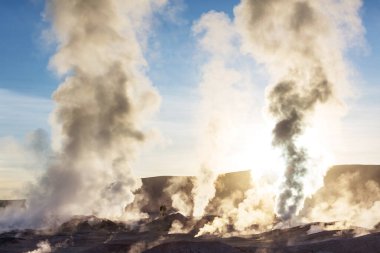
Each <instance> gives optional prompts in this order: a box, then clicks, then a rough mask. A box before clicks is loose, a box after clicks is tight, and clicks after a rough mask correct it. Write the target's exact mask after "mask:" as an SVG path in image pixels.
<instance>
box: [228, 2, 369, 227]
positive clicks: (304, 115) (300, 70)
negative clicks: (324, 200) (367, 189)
mask: <svg viewBox="0 0 380 253" xmlns="http://www.w3.org/2000/svg"><path fill="white" fill-rule="evenodd" d="M360 6H361V1H359V0H354V1H335V0H323V1H312V0H290V1H282V0H267V1H261V0H242V1H241V4H240V5H239V6H238V7H237V8H236V9H235V15H236V23H237V26H238V27H239V29H240V31H241V33H242V37H243V43H244V44H243V48H244V49H245V50H246V51H247V52H249V53H251V54H252V55H253V56H254V58H255V60H256V61H257V62H259V63H263V64H265V66H266V67H267V69H268V72H269V74H270V75H271V79H272V81H273V82H274V83H275V84H274V85H273V86H272V87H271V88H270V90H269V93H268V107H269V113H270V114H271V115H272V116H273V117H274V119H275V120H276V123H275V127H274V129H273V145H274V146H276V147H279V148H281V150H282V153H283V157H284V159H285V161H286V169H285V179H284V182H283V185H282V189H281V191H280V192H279V194H278V196H277V210H276V212H277V214H278V215H279V216H280V218H281V219H283V220H288V219H291V218H292V217H294V216H295V215H296V214H297V213H298V211H299V210H300V209H301V208H302V206H303V202H304V199H305V193H304V185H305V183H306V182H305V175H306V174H307V173H308V172H309V171H310V170H313V168H309V167H308V164H307V163H308V160H309V157H308V147H307V146H302V145H300V144H299V142H298V140H299V137H300V136H302V134H303V133H304V131H305V129H306V128H307V125H308V123H309V119H310V118H311V117H312V113H313V112H314V111H315V110H316V109H317V106H318V105H319V104H322V103H328V102H333V101H332V100H336V101H337V100H339V99H340V98H341V97H342V96H341V94H340V92H341V91H342V90H344V89H345V88H346V87H344V86H345V85H346V83H347V80H346V78H347V73H346V67H347V66H346V65H347V64H346V63H345V59H344V49H345V48H346V47H347V46H348V45H349V44H348V43H349V42H352V41H353V39H355V38H357V36H358V35H359V36H360V35H361V32H362V26H361V21H360V17H359V15H358V11H359V9H360ZM310 145H313V144H312V143H311V144H310ZM320 176H323V175H320Z"/></svg>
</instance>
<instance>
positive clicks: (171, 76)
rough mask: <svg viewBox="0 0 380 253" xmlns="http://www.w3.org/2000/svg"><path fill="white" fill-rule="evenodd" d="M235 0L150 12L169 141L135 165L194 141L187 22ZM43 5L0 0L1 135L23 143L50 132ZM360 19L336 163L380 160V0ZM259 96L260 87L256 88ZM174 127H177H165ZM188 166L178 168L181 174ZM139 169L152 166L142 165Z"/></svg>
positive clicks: (154, 68)
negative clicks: (171, 15)
mask: <svg viewBox="0 0 380 253" xmlns="http://www.w3.org/2000/svg"><path fill="white" fill-rule="evenodd" d="M238 2H239V1H237V0H223V1H220V0H208V1H204V0H191V1H190V0H189V1H182V4H181V5H180V9H181V10H180V11H179V12H178V13H177V15H176V18H175V21H174V22H173V20H170V19H168V18H165V17H158V18H157V20H159V22H157V23H156V24H155V29H154V31H155V32H154V35H153V37H152V41H151V43H150V47H149V48H148V50H147V52H146V58H147V60H148V62H149V65H150V67H149V70H148V75H149V77H150V79H151V80H152V83H153V84H154V85H155V86H156V87H157V89H158V90H159V92H160V94H161V96H162V97H163V104H162V107H161V110H160V111H159V113H158V115H157V116H156V119H155V120H156V123H157V124H156V125H157V127H158V128H159V129H160V130H161V131H162V132H163V135H164V136H165V137H168V139H170V141H169V144H167V145H164V147H161V148H158V150H159V152H158V151H157V150H155V149H154V148H152V149H151V150H149V151H147V152H146V153H145V155H146V156H147V157H148V159H147V161H148V162H147V163H146V164H145V165H141V166H145V167H150V166H153V165H154V164H155V162H156V161H157V160H155V158H152V157H157V156H160V157H161V158H160V161H163V160H173V158H178V157H179V160H181V159H183V160H186V159H190V156H191V153H189V152H188V151H189V150H190V149H191V147H192V146H194V145H195V143H194V139H193V138H192V137H193V135H194V132H193V129H192V125H191V120H192V118H193V117H194V108H195V107H196V106H197V102H198V100H199V98H198V94H197V93H196V89H195V88H196V86H197V83H198V81H199V78H200V73H199V63H200V61H201V60H202V57H201V56H200V55H199V53H197V47H196V42H195V38H194V36H193V35H192V31H191V27H192V25H193V23H194V22H195V21H196V20H197V19H199V18H200V16H201V15H202V14H203V13H206V12H208V11H210V10H216V11H223V12H226V13H227V14H229V15H230V16H232V11H233V7H234V6H235V5H236V4H237V3H238ZM43 9H44V1H42V0H2V1H0V34H1V37H0V138H12V139H14V140H15V141H19V142H24V139H25V136H27V135H28V133H30V132H31V131H33V130H35V129H37V128H42V129H45V130H46V131H48V132H49V131H50V126H49V123H48V121H49V113H50V112H51V110H52V108H53V103H52V101H51V94H52V92H53V91H54V90H55V89H56V88H57V86H58V85H59V83H60V80H59V78H58V77H57V76H56V75H55V74H54V73H53V72H52V71H50V70H49V69H48V67H47V66H48V62H49V58H50V57H51V55H52V54H53V53H54V45H48V43H47V42H46V41H45V40H44V39H43V36H42V34H43V31H44V29H46V28H47V24H46V23H45V22H44V21H43ZM362 18H363V22H364V26H365V29H366V46H365V47H363V48H356V49H353V50H352V51H350V52H349V55H348V57H349V59H350V61H351V64H352V65H353V66H354V68H355V69H356V71H357V76H356V78H355V79H356V80H355V88H356V94H355V95H356V97H355V98H353V99H351V100H350V101H348V104H349V112H348V114H347V115H346V116H345V117H344V118H343V120H342V136H343V140H342V148H341V150H340V151H339V152H340V158H339V159H338V163H380V154H379V150H380V130H379V129H380V99H379V98H380V72H379V69H380V2H379V1H377V0H365V1H364V6H363V8H362ZM258 79H259V80H260V81H259V85H261V86H265V85H266V84H265V83H264V81H265V80H263V79H260V78H258ZM260 96H263V94H258V95H257V97H260ZM184 101H186V103H184ZM173 129H176V130H175V131H174V132H172V130H173ZM149 157H150V158H149ZM0 158H1V157H0ZM2 159H5V158H4V157H3V158H2ZM0 160H1V159H0ZM177 160H178V159H177ZM149 161H150V162H149ZM165 166H168V169H167V170H164V171H161V172H160V171H155V172H153V174H160V173H163V174H168V173H172V172H173V170H174V167H175V166H179V165H178V164H177V165H173V164H172V165H169V164H166V165H165ZM170 166H172V169H170ZM189 166H191V164H190V165H189ZM188 172H189V171H186V169H185V170H184V172H183V173H184V174H189V173H188ZM0 173H1V170H0ZM141 174H142V175H151V174H152V173H151V172H149V171H148V170H147V171H145V172H143V173H141ZM0 177H1V175H0Z"/></svg>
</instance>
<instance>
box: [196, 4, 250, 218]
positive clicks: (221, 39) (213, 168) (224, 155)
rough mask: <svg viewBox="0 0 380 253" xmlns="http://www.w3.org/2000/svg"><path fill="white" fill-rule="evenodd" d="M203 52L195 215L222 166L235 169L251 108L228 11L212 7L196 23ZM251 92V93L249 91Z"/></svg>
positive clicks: (212, 190)
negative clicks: (233, 159)
mask: <svg viewBox="0 0 380 253" xmlns="http://www.w3.org/2000/svg"><path fill="white" fill-rule="evenodd" d="M220 27H223V29H220ZM193 31H194V32H195V34H196V35H198V36H197V38H198V43H199V45H200V48H201V49H202V53H207V56H208V57H207V60H206V62H205V63H204V65H203V66H202V70H201V71H202V80H201V82H200V84H199V91H200V95H201V105H200V108H199V115H200V129H201V133H200V143H199V144H200V147H201V148H200V167H201V169H200V171H199V174H198V175H197V178H196V180H195V183H194V188H193V192H192V193H193V195H194V208H193V215H194V216H201V215H203V212H204V210H205V208H206V206H207V205H208V203H209V201H210V200H211V199H212V198H213V197H214V195H215V186H214V183H215V180H216V179H217V176H218V172H221V171H222V170H223V169H224V170H226V169H227V168H228V169H232V168H233V169H236V167H228V166H231V165H233V166H236V164H230V163H229V159H230V158H231V157H233V156H234V155H236V150H239V149H238V148H237V147H238V146H239V141H240V138H239V137H240V135H241V134H242V132H243V131H242V129H243V126H244V122H245V120H246V118H248V116H247V113H248V111H249V109H248V108H249V106H250V103H249V102H248V103H246V102H247V101H249V100H248V99H247V97H246V95H245V94H247V93H245V91H246V89H247V88H246V87H245V86H244V85H245V83H244V81H245V80H243V77H242V75H241V73H240V72H239V71H238V70H237V69H236V68H234V67H233V61H234V59H235V58H236V55H237V54H238V48H237V47H236V38H237V34H236V32H235V31H234V26H233V23H232V21H231V20H230V18H229V17H228V16H227V15H226V14H225V13H220V12H214V11H211V12H209V13H206V14H204V15H203V16H202V17H201V19H200V20H199V21H198V22H197V23H195V25H194V26H193ZM248 94H249V93H248Z"/></svg>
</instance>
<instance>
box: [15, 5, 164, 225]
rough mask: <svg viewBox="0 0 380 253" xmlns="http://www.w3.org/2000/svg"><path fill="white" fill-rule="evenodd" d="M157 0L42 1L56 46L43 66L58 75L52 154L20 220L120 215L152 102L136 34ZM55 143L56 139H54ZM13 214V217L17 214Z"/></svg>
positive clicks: (141, 34) (140, 35) (133, 184)
mask: <svg viewBox="0 0 380 253" xmlns="http://www.w3.org/2000/svg"><path fill="white" fill-rule="evenodd" d="M164 4H165V1H161V0H157V1H156V0H151V1H150V0H149V1H118V0H107V1H105V0H91V1H86V0H67V1H66V0H65V1H61V0H49V1H47V8H46V13H47V18H48V19H49V20H50V21H51V22H52V27H53V32H54V35H55V37H56V38H57V41H58V51H57V53H56V54H55V56H54V57H53V58H52V59H51V67H53V68H54V69H55V70H56V71H57V72H58V74H60V75H64V76H65V80H64V82H63V83H62V84H61V85H60V87H59V88H58V89H57V91H56V92H55V93H54V96H53V98H54V100H55V102H56V108H55V111H54V114H53V116H52V117H53V121H54V123H55V126H56V128H55V129H54V130H55V137H56V138H57V136H59V139H58V141H57V139H56V140H55V142H56V143H55V144H56V145H55V148H56V149H57V150H56V151H57V158H56V159H55V161H54V162H53V163H52V164H51V165H50V166H49V168H48V169H47V172H46V173H45V174H44V175H43V177H42V178H41V180H40V181H39V182H38V184H39V185H36V186H34V187H33V188H32V189H31V191H30V194H29V196H28V209H29V210H28V215H26V216H28V217H25V219H26V221H22V220H20V217H18V218H17V217H16V218H15V221H14V222H13V224H11V226H40V225H46V223H47V222H49V219H52V218H55V217H56V216H57V217H59V218H63V219H64V218H67V217H69V216H71V215H81V214H84V215H89V214H96V215H98V216H100V217H105V218H111V219H115V218H120V217H121V216H122V215H123V213H124V207H125V206H126V204H128V203H130V202H131V201H132V200H133V194H132V191H133V190H135V189H136V188H138V187H139V186H140V185H141V182H140V180H139V179H137V178H135V177H134V175H133V172H132V170H131V166H132V163H133V161H134V159H135V158H136V152H137V151H138V148H139V147H140V146H141V144H142V143H143V142H144V141H146V140H147V139H149V133H147V132H145V131H144V130H143V126H142V123H143V120H144V118H145V116H147V114H149V113H150V112H151V111H152V110H154V109H155V107H156V106H157V105H158V103H159V100H160V99H159V96H158V94H157V92H156V91H155V90H154V89H153V88H152V87H151V85H150V82H149V80H148V79H147V78H146V77H145V76H144V71H143V67H144V66H145V65H146V63H145V60H144V58H143V55H142V49H141V44H140V43H139V41H144V40H145V39H146V36H145V34H146V32H147V31H148V30H147V29H148V24H149V20H150V17H151V14H152V10H153V9H154V8H157V7H160V6H162V5H164ZM57 143H58V145H57ZM17 219H18V220H17Z"/></svg>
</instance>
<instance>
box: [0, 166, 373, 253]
mask: <svg viewBox="0 0 380 253" xmlns="http://www.w3.org/2000/svg"><path fill="white" fill-rule="evenodd" d="M347 175H350V177H349V178H350V181H349V184H350V186H351V187H352V191H353V192H355V194H354V196H359V195H360V196H364V195H363V194H364V191H365V189H366V188H365V187H363V185H365V184H367V183H368V182H371V183H373V184H379V183H380V166H359V165H355V166H336V167H334V168H332V169H331V170H330V171H329V173H328V174H327V175H326V177H325V186H324V187H323V188H322V189H320V190H319V191H318V192H317V193H316V194H315V195H314V196H313V197H312V198H310V199H308V200H307V205H310V206H311V205H312V203H313V201H316V199H317V198H319V197H323V196H325V195H326V194H328V195H330V196H334V194H337V193H336V189H335V188H336V187H335V184H336V183H337V182H338V181H339V180H338V179H339V178H340V177H345V176H347ZM171 179H172V177H156V178H146V179H143V187H142V188H141V189H140V190H139V191H138V192H137V194H144V196H145V197H147V196H148V199H149V200H150V201H145V202H141V199H140V200H139V201H140V202H139V203H132V204H131V205H130V206H128V207H126V209H127V211H128V209H131V208H137V207H139V208H140V209H141V210H143V211H144V212H146V213H148V214H149V218H146V219H142V220H140V221H138V222H135V223H133V224H131V223H129V224H124V223H121V222H114V221H110V220H105V219H99V218H97V217H95V216H86V217H73V218H72V219H71V220H69V221H67V222H65V223H63V224H61V225H60V226H58V227H56V228H54V229H49V230H21V231H20V230H13V231H7V232H3V233H1V234H0V252H2V253H11V252H12V253H13V252H33V253H43V252H126V253H140V252H146V253H161V252H168V253H170V252H173V253H174V252H175V253H203V252H204V253H214V252H215V253H239V252H241V253H243V252H252V253H288V252H289V253H298V252H299V253H317V252H319V253H361V252H363V253H372V252H373V253H379V252H380V229H378V228H377V227H378V226H377V227H375V228H373V229H364V228H360V227H348V228H344V229H339V228H338V226H336V228H335V222H330V223H326V222H315V223H310V224H304V225H295V226H290V228H283V229H279V228H276V227H275V226H274V227H273V229H272V230H270V231H267V232H264V233H260V234H249V235H244V236H243V235H239V236H231V235H230V236H229V237H219V236H214V235H203V236H199V237H197V236H196V235H197V234H198V232H199V229H200V228H202V227H203V226H204V224H206V223H207V222H209V221H212V220H213V219H215V218H216V217H217V216H216V215H215V214H213V212H212V210H213V208H212V206H213V205H217V204H218V201H220V200H221V199H223V198H227V197H229V196H230V195H231V194H234V195H235V196H239V193H242V192H244V191H246V190H247V189H249V187H250V182H249V175H248V172H239V173H229V174H226V175H222V176H220V177H219V179H218V181H217V184H216V189H217V193H216V197H215V198H214V199H213V200H212V202H211V203H210V205H209V207H208V208H207V210H208V212H207V213H208V215H206V216H204V217H203V218H202V219H196V220H195V219H193V218H191V217H185V216H183V215H182V214H180V213H177V212H176V211H175V210H174V208H173V207H172V206H171V201H170V198H169V197H168V196H167V194H165V190H164V189H165V187H167V185H168V182H169V180H171ZM186 180H188V181H186ZM184 181H185V182H187V184H184V187H183V189H181V190H183V191H185V192H186V191H188V193H190V191H191V188H192V184H191V180H190V178H184ZM374 198H380V196H375V197H374ZM237 199H239V197H237ZM353 201H359V199H357V200H356V199H354V200H353ZM1 203H3V204H2V207H1V208H4V206H6V205H7V203H8V202H1ZM16 203H18V204H20V203H23V202H22V201H21V202H16ZM8 204H9V203H8ZM162 205H165V206H167V211H166V212H165V213H162V212H161V213H160V206H162ZM20 208H23V204H21V205H20ZM175 224H177V225H178V224H179V225H180V227H182V228H187V229H182V230H178V231H177V230H173V227H174V225H175Z"/></svg>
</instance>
